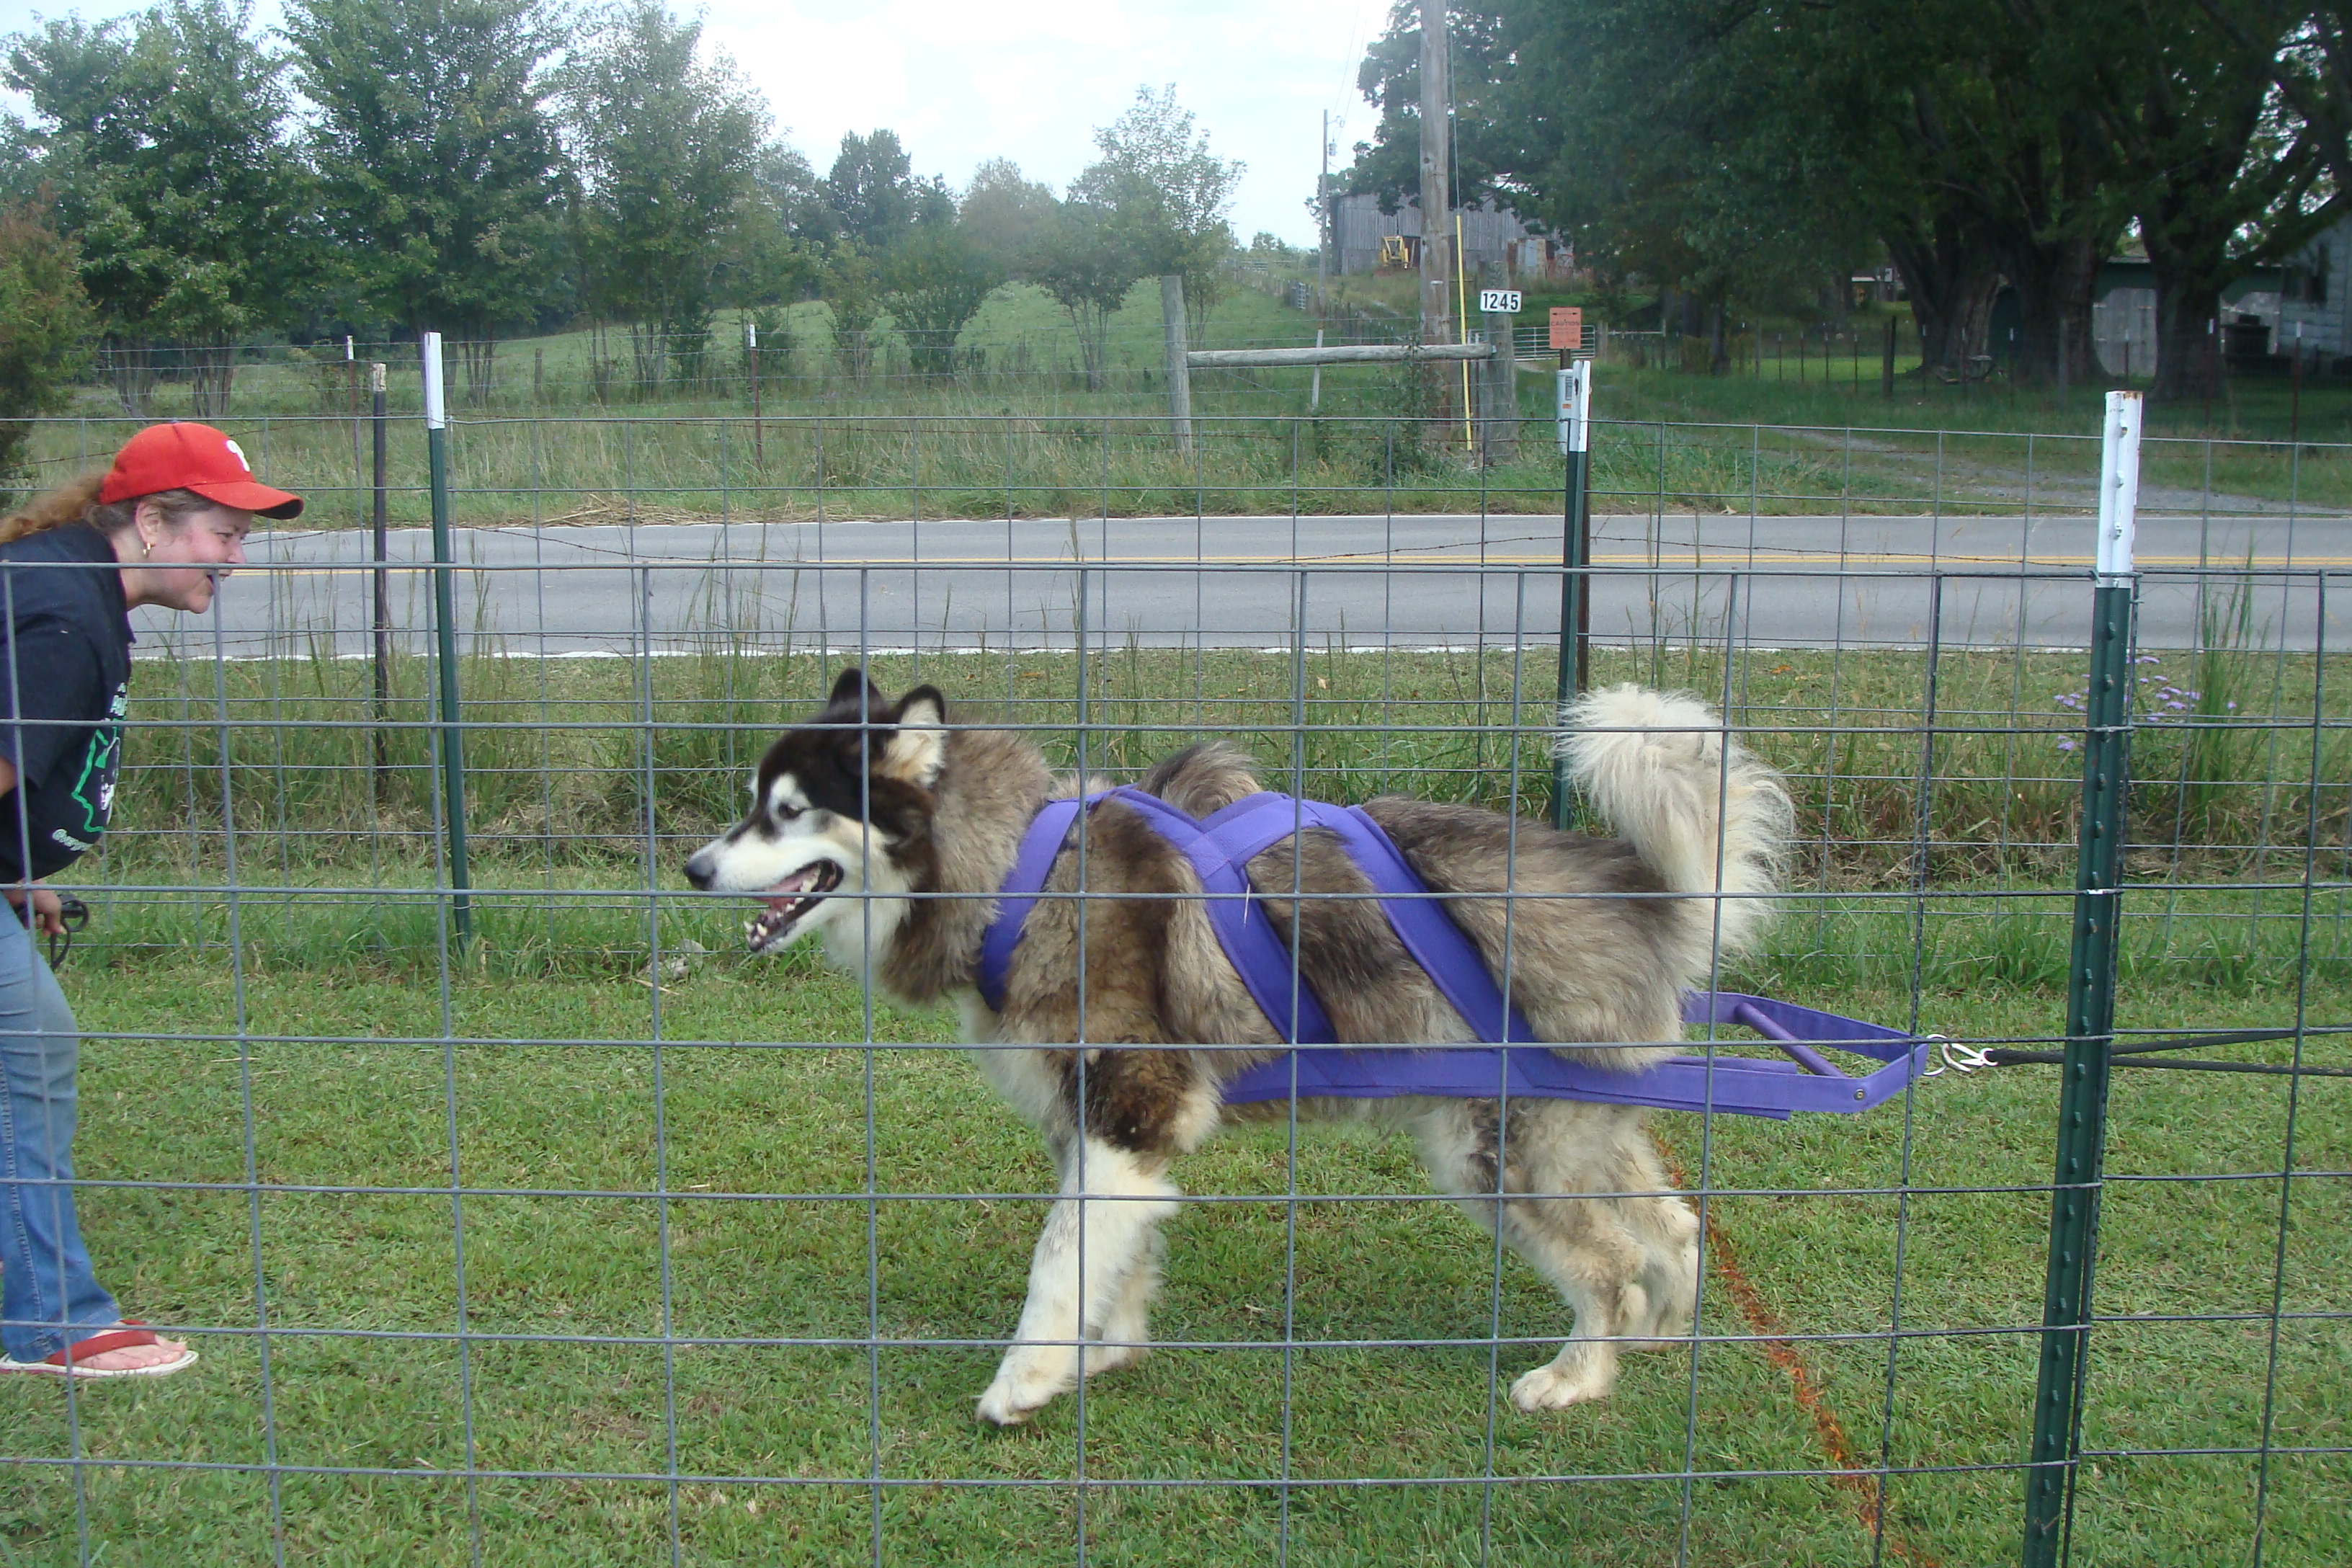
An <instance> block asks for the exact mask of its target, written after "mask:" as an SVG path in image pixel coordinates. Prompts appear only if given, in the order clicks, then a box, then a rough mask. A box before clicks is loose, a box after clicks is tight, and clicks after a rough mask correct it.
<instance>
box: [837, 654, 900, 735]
mask: <svg viewBox="0 0 2352 1568" xmlns="http://www.w3.org/2000/svg"><path fill="white" fill-rule="evenodd" d="M861 699H862V700H861ZM824 706H825V713H826V716H827V717H829V718H832V719H835V720H840V719H846V720H847V721H849V722H851V723H853V724H854V723H856V722H857V721H859V720H861V719H870V720H874V721H880V720H881V718H882V716H883V715H884V714H886V713H887V712H888V711H889V710H890V700H889V699H888V698H886V697H884V696H883V695H882V689H881V688H880V687H878V686H877V685H875V684H874V683H873V682H872V681H870V680H868V679H866V672H865V671H864V670H863V669H860V668H858V667H857V666H856V665H854V664H853V665H851V666H850V667H849V668H847V669H845V670H843V671H842V672H841V675H840V677H839V679H836V680H835V681H834V683H833V693H832V695H831V696H829V697H827V698H826V699H825V700H824Z"/></svg>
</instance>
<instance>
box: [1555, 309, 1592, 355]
mask: <svg viewBox="0 0 2352 1568" xmlns="http://www.w3.org/2000/svg"><path fill="white" fill-rule="evenodd" d="M1551 346H1552V347H1553V348H1556V349H1570V350H1574V349H1580V348H1582V347H1583V346H1584V311H1583V310H1581V309H1580V307H1578V306H1575V305H1554V306H1553V307H1552V308H1551Z"/></svg>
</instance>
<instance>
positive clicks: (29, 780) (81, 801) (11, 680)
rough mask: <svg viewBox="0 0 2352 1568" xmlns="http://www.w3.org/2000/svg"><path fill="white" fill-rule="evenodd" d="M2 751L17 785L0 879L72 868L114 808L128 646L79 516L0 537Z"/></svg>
mask: <svg viewBox="0 0 2352 1568" xmlns="http://www.w3.org/2000/svg"><path fill="white" fill-rule="evenodd" d="M53 562H54V563H58V564H55V565H52V564H48V563H53ZM0 623H5V627H6V635H5V640H0V757H5V758H6V759H7V761H8V762H10V763H14V764H15V766H16V781H17V785H16V788H15V789H13V790H11V791H9V792H8V793H7V794H6V795H0V878H5V879H6V880H8V881H18V880H22V879H25V878H26V876H27V875H29V876H31V877H35V878H38V877H47V876H49V875H51V874H53V873H55V872H58V871H62V870H64V869H65V868H67V867H68V866H70V865H72V864H73V863H74V861H75V860H76V859H78V858H80V856H81V855H82V854H84V853H85V852H86V851H88V850H89V848H90V847H91V846H93V845H95V844H96V843H97V842H98V839H99V836H100V834H102V833H104V832H105V831H106V823H107V818H108V817H109V816H111V815H112V814H113V811H114V779H115V771H116V769H117V768H118V766H119V765H120V764H121V759H122V714H123V707H124V703H125V702H126V700H128V698H129V696H130V689H131V613H130V609H129V607H128V606H127V605H124V603H123V601H122V573H121V567H120V566H119V565H118V564H117V563H116V561H115V555H114V546H113V545H112V544H110V543H109V542H107V539H106V536H105V535H104V534H102V533H100V532H99V531H97V530H96V529H94V528H91V527H89V526H88V525H87V524H80V523H76V524H72V525H69V526H68V527H64V528H52V529H48V530H46V531H43V532H40V533H36V534H33V535H31V536H30V537H29V538H25V539H19V540H17V541H16V542H13V543H9V544H0ZM27 847H30V849H31V851H32V856H31V867H30V869H29V872H28V871H27V869H26V864H25V861H26V856H25V851H26V848H27Z"/></svg>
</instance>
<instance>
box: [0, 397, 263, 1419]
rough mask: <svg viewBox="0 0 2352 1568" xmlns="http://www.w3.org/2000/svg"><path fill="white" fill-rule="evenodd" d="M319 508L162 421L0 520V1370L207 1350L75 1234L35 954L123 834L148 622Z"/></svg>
mask: <svg viewBox="0 0 2352 1568" xmlns="http://www.w3.org/2000/svg"><path fill="white" fill-rule="evenodd" d="M301 510H302V498H301V497H299V496H296V495H289V494H288V493H287V492H286V491H284V490H278V489H270V488H269V487H268V486H267V485H263V484H257V483H256V482H255V481H254V478H253V471H252V469H251V468H248V467H247V465H246V461H245V454H244V453H243V452H241V451H239V450H238V449H237V445H236V442H234V441H232V440H230V439H229V438H228V437H226V436H224V435H222V434H221V433H220V432H219V431H217V430H215V429H214V428H213V427H212V426H209V425H157V426H152V427H150V428H148V429H145V430H142V431H141V432H140V433H139V434H138V435H136V436H133V437H131V439H130V440H129V441H128V442H126V443H124V445H123V447H122V450H121V451H120V452H118V453H116V454H115V458H114V466H113V467H112V468H109V469H107V471H106V472H105V473H103V474H92V475H89V476H88V477H86V478H84V479H79V480H77V481H75V482H73V483H71V484H68V485H65V486H63V487H61V488H59V489H55V490H51V491H50V492H49V493H47V495H44V496H41V497H39V498H38V499H37V500H34V501H32V502H31V503H30V504H29V505H27V506H26V508H25V510H23V511H21V512H19V513H17V514H16V516H14V517H11V518H9V519H7V520H6V521H5V522H0V626H5V633H0V638H5V640H0V880H5V883H6V884H7V887H6V889H5V891H6V896H7V900H8V902H9V904H10V905H11V906H12V907H13V908H14V910H15V911H16V919H15V920H13V921H10V920H0V1068H5V1079H6V1083H5V1094H0V1350H5V1360H0V1372H22V1373H51V1374H54V1375H58V1376H68V1377H162V1376H166V1375H168V1374H170V1373H175V1372H179V1371H181V1370H183V1369H184V1368H185V1367H188V1366H191V1365H193V1364H194V1363H195V1360H196V1352H194V1351H193V1350H191V1349H189V1348H188V1346H186V1345H185V1344H183V1343H181V1342H178V1341H176V1340H167V1339H163V1338H161V1337H159V1336H158V1335H156V1334H155V1333H153V1332H152V1331H149V1330H147V1329H144V1328H142V1327H140V1326H139V1325H138V1323H137V1322H136V1321H125V1320H124V1319H123V1318H122V1316H121V1310H120V1309H118V1308H117V1307H116V1305H115V1301H114V1298H113V1297H112V1296H110V1295H109V1294H108V1293H107V1291H106V1289H105V1288H104V1287H103V1286H101V1285H100V1284H99V1282H98V1278H97V1276H96V1274H94V1273H93V1272H92V1271H91V1268H90V1262H89V1254H88V1253H87V1252H86V1251H85V1250H84V1249H83V1247H82V1241H81V1233H80V1230H79V1227H78V1226H77V1225H76V1224H75V1221H74V1200H73V1188H72V1186H71V1183H72V1180H73V1161H72V1157H71V1144H72V1142H73V1129H74V1063H75V1059H76V1058H77V1056H78V1055H79V1039H78V1037H77V1035H76V1030H75V1026H74V1019H73V1013H72V1012H71V1010H70V1009H68V1007H67V1005H66V999H65V995H64V994H63V993H62V992H60V991H59V990H58V982H57V977H56V976H55V975H53V974H51V973H49V966H48V964H47V963H46V962H45V961H44V960H43V959H42V957H41V954H40V952H39V950H38V948H37V946H36V944H35V940H34V932H35V931H43V932H57V931H62V930H63V929H64V926H63V921H62V920H61V917H60V913H59V906H58V896H57V895H56V894H55V893H53V892H51V891H50V890H49V889H47V888H44V887H40V886H37V884H38V883H39V881H40V880H41V879H43V878H45V877H50V876H54V875H55V874H56V873H58V872H59V871H61V870H63V869H65V868H67V867H68V866H70V865H72V864H73V863H74V861H75V860H76V859H78V858H80V857H81V856H82V855H83V854H85V853H87V852H88V851H89V848H90V847H92V846H93V845H95V844H96V843H97V842H98V838H99V836H100V834H102V833H104V832H105V831H106V824H107V818H108V816H110V814H111V812H112V810H113V806H114V781H115V773H116V769H117V767H118V765H119V763H120V761H121V742H122V715H123V707H124V703H125V700H126V699H127V698H128V695H129V692H130V685H131V616H130V613H131V611H132V610H134V609H136V608H138V607H139V606H140V605H163V606H166V607H167V608H171V609H175V610H189V611H194V612H197V613H202V612H203V611H205V610H206V609H208V608H210V607H211V605H212V602H213V589H214V585H215V582H216V581H217V580H218V579H219V578H222V577H226V575H228V573H229V571H230V569H232V568H234V567H237V566H241V565H243V564H244V563H245V535H246V531H247V530H248V529H249V528H251V527H252V526H253V517H254V514H255V513H256V512H259V513H261V514H263V515H265V516H268V517H275V518H290V517H295V516H298V515H299V514H300V512H301Z"/></svg>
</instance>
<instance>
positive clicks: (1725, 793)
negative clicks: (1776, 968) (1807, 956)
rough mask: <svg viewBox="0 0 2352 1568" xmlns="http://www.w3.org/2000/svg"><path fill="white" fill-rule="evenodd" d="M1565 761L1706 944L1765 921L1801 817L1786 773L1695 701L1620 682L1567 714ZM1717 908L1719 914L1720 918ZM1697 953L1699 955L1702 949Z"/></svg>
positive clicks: (1562, 741) (1740, 941)
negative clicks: (1681, 897) (1688, 897)
mask: <svg viewBox="0 0 2352 1568" xmlns="http://www.w3.org/2000/svg"><path fill="white" fill-rule="evenodd" d="M1558 745H1559V755H1560V756H1561V757H1562V758H1563V759H1564V760H1565V761H1566V762H1567V763H1568V768H1569V773H1570V776H1571V777H1572V778H1573V779H1574V780H1575V782H1576V785H1577V787H1578V789H1579V790H1580V791H1581V792H1582V794H1583V796H1584V798H1585V800H1586V801H1587V802H1588V803H1590V804H1591V806H1592V808H1593V809H1594V810H1595V811H1597V812H1599V813H1600V814H1601V816H1602V817H1604V818H1605V819H1607V821H1608V822H1609V823H1610V825H1611V826H1613V827H1615V828H1616V830H1617V831H1618V832H1619V833H1621V834H1622V835H1623V836H1624V837H1626V838H1628V839H1630V840H1632V842H1633V847H1634V849H1635V850H1637V851H1638V852H1639V853H1640V855H1641V857H1642V858H1643V860H1644V861H1646V862H1647V863H1648V864H1649V866H1650V868H1652V869H1653V870H1654V871H1656V872H1657V873H1658V876H1659V878H1660V879H1662V880H1664V883H1665V884H1666V886H1667V887H1669V888H1671V889H1674V890H1675V891H1676V892H1680V893H1692V894H1698V895H1709V894H1714V893H1717V892H1718V891H1720V892H1723V893H1728V894H1733V895H1738V896H1735V897H1731V898H1724V899H1716V898H1708V899H1707V900H1706V902H1705V903H1700V902H1698V901H1696V900H1694V901H1693V902H1692V903H1691V904H1689V905H1687V906H1685V907H1686V908H1688V909H1689V910H1690V911H1691V913H1692V916H1693V917H1694V925H1695V926H1696V929H1695V930H1694V931H1693V932H1692V934H1693V936H1694V937H1696V939H1698V941H1699V942H1706V941H1707V939H1709V938H1710V937H1712V938H1715V939H1717V941H1718V942H1719V943H1720V946H1721V948H1722V951H1724V952H1726V953H1730V952H1738V951H1740V950H1741V949H1744V948H1746V947H1747V946H1748V944H1749V943H1750V942H1753V941H1754V940H1755V938H1756V937H1757V936H1758V935H1759V933H1760V932H1761V931H1762V930H1763V927H1764V923H1765V921H1767V920H1768V919H1769V917H1770V914H1771V904H1770V901H1769V899H1767V898H1764V897H1761V896H1759V895H1764V894H1769V893H1772V892H1775V891H1777V890H1778V889H1779V888H1780V870H1781V865H1782V862H1783V860H1784V859H1785V858H1786V855H1787V847H1788V843H1789V839H1790V835H1791V834H1792V833H1793V831H1794V829H1795V816H1794V813H1793V811H1792V810H1791V808H1790V805H1789V795H1788V792H1787V791H1786V790H1785V789H1783V788H1782V787H1781V784H1780V774H1779V773H1775V772H1774V771H1773V770H1772V769H1771V768H1769V767H1768V766H1766V765H1765V764H1764V763H1762V762H1761V761H1759V760H1758V758H1757V757H1756V756H1755V755H1754V754H1753V753H1751V752H1749V751H1748V749H1747V748H1746V747H1745V746H1742V745H1741V744H1740V743H1739V742H1738V740H1737V739H1735V738H1734V737H1733V736H1732V735H1731V734H1730V732H1729V731H1727V730H1726V729H1725V728H1724V725H1723V721H1721V720H1719V719H1717V717H1716V714H1715V710H1713V709H1711V708H1709V707H1708V706H1707V705H1706V703H1704V702H1701V701H1699V700H1697V699H1696V698H1694V697H1688V696H1685V695H1682V694H1680V693H1675V692H1664V691H1653V690H1651V689H1648V688H1646V687H1641V686H1615V687H1611V688H1610V689H1607V690H1605V691H1594V692H1589V693H1587V694H1586V695H1585V696H1583V697H1581V698H1579V699H1578V700H1576V701H1574V702H1572V703H1570V705H1569V706H1568V707H1567V708H1566V709H1564V710H1562V711H1561V713H1560V734H1559V742H1558ZM1718 910H1719V912H1718ZM1702 951H1704V950H1703V949H1702Z"/></svg>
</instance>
